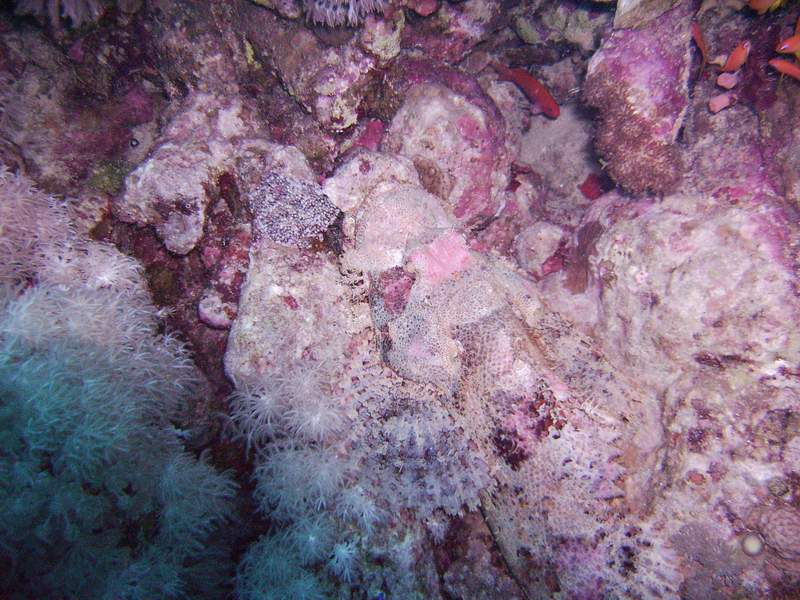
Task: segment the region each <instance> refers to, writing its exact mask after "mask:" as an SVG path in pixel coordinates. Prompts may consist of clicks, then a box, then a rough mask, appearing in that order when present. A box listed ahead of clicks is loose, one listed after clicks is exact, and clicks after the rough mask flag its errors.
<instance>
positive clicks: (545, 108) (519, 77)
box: [492, 63, 561, 119]
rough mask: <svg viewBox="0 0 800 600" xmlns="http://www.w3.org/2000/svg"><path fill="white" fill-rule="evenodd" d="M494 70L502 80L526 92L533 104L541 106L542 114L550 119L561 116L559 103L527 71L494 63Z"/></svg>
mask: <svg viewBox="0 0 800 600" xmlns="http://www.w3.org/2000/svg"><path fill="white" fill-rule="evenodd" d="M492 68H493V69H494V70H495V71H497V74H498V75H500V79H503V80H505V81H510V82H511V83H514V84H516V85H517V87H519V89H521V90H522V91H523V92H525V95H526V96H527V97H528V99H529V100H530V101H531V102H533V103H535V104H538V105H539V107H540V108H541V109H542V112H543V113H544V114H546V115H547V116H548V117H550V118H551V119H556V118H558V115H560V114H561V110H560V109H559V108H558V103H557V102H556V101H555V99H554V98H553V97H552V96H551V95H550V92H548V91H547V88H546V87H544V86H543V85H542V84H541V83H539V82H538V81H537V80H536V79H535V78H534V77H533V75H531V74H530V73H528V72H527V71H526V70H525V69H509V68H508V67H504V66H503V65H501V64H499V63H492Z"/></svg>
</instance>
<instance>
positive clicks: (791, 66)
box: [768, 58, 800, 81]
mask: <svg viewBox="0 0 800 600" xmlns="http://www.w3.org/2000/svg"><path fill="white" fill-rule="evenodd" d="M768 64H769V66H770V67H772V68H773V69H775V70H776V71H777V72H778V73H783V74H784V75H788V76H789V77H794V78H795V79H797V80H798V81H800V66H797V64H795V63H793V62H789V61H788V60H783V59H782V58H773V59H772V60H771V61H769V63H768Z"/></svg>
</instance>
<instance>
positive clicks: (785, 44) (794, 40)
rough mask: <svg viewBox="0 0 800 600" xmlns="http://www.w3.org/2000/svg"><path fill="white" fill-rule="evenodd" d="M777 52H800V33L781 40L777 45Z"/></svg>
mask: <svg viewBox="0 0 800 600" xmlns="http://www.w3.org/2000/svg"><path fill="white" fill-rule="evenodd" d="M775 52H780V53H781V54H794V53H795V52H800V34H797V33H796V34H794V35H793V36H792V37H788V38H786V39H785V40H781V42H780V43H779V44H778V45H777V46H776V47H775Z"/></svg>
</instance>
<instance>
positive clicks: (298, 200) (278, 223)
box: [248, 173, 339, 248]
mask: <svg viewBox="0 0 800 600" xmlns="http://www.w3.org/2000/svg"><path fill="white" fill-rule="evenodd" d="M248 203H249V205H250V210H251V212H252V213H253V235H254V236H255V237H254V239H255V241H259V240H261V239H263V238H265V237H267V238H269V239H271V240H272V241H274V242H278V243H280V244H292V245H295V246H299V247H301V248H304V247H307V246H308V245H309V243H310V242H311V241H313V240H314V239H315V238H320V236H321V235H322V233H323V232H324V231H325V230H326V229H327V228H328V227H330V226H331V224H332V223H333V222H334V221H335V220H336V217H337V215H338V214H339V209H338V208H336V207H335V206H334V205H333V204H331V203H330V201H329V200H328V198H327V197H326V196H325V194H323V193H322V190H321V189H320V188H319V186H318V185H314V184H312V183H306V182H303V181H297V180H296V179H291V178H289V177H286V176H284V175H281V174H279V173H267V174H265V175H264V178H263V179H262V180H261V183H260V184H259V185H258V186H257V187H255V188H254V189H253V190H251V191H250V193H249V195H248Z"/></svg>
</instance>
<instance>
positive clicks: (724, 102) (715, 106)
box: [708, 92, 736, 114]
mask: <svg viewBox="0 0 800 600" xmlns="http://www.w3.org/2000/svg"><path fill="white" fill-rule="evenodd" d="M734 104H736V94H734V93H732V92H726V93H724V94H717V95H716V96H712V97H711V98H709V100H708V110H709V111H711V112H712V113H714V114H717V113H718V112H719V111H721V110H725V109H726V108H729V107H731V106H733V105H734Z"/></svg>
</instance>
